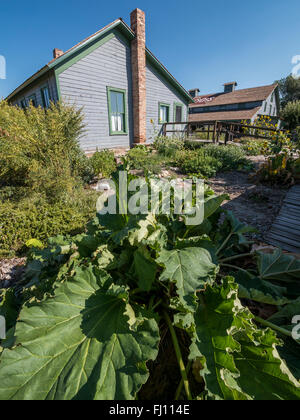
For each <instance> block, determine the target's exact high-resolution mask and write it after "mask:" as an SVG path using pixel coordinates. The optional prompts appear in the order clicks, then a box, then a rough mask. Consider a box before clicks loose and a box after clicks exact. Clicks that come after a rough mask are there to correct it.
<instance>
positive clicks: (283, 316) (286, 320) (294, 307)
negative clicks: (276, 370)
mask: <svg viewBox="0 0 300 420" xmlns="http://www.w3.org/2000/svg"><path fill="white" fill-rule="evenodd" d="M298 316H300V298H298V299H297V300H295V301H293V302H291V303H290V304H288V305H286V306H284V307H283V308H281V310H280V311H278V312H277V313H276V314H274V315H272V316H271V318H269V319H268V321H269V322H271V323H273V324H275V325H277V326H279V327H281V328H283V329H285V330H286V331H289V332H292V331H293V330H294V329H295V332H296V334H297V335H298V337H299V334H300V327H299V326H298V325H297V324H293V323H292V321H293V319H294V317H298ZM298 324H299V322H298ZM279 336H280V338H281V340H283V346H282V347H280V348H279V349H278V352H279V354H280V356H281V357H282V358H283V359H284V360H285V362H286V364H287V365H288V367H289V369H290V370H291V371H292V373H293V375H294V376H295V377H296V378H297V379H298V381H300V358H299V354H300V338H298V339H296V337H295V338H291V337H288V336H286V335H283V334H279Z"/></svg>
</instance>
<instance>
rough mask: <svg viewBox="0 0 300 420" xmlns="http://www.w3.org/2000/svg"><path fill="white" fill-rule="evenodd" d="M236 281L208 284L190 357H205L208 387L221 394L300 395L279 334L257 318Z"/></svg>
mask: <svg viewBox="0 0 300 420" xmlns="http://www.w3.org/2000/svg"><path fill="white" fill-rule="evenodd" d="M237 289H238V288H237V285H236V284H235V283H234V281H233V279H231V278H226V279H225V280H224V281H223V284H222V285H221V286H216V285H214V287H211V286H207V289H206V291H205V293H204V296H203V301H202V303H201V304H199V307H198V310H197V312H196V314H195V332H194V336H193V344H192V346H191V355H190V358H191V359H195V358H197V357H201V358H203V357H204V358H205V366H204V369H203V371H201V374H202V376H203V377H204V380H205V384H206V389H207V391H208V392H209V394H210V395H211V396H213V397H215V398H221V399H253V400H254V399H255V400H269V399H271V400H276V399H299V398H300V385H299V383H298V382H297V381H296V379H295V378H294V377H293V375H292V374H291V372H290V371H289V370H288V368H287V366H286V364H285V363H284V362H283V360H282V359H281V358H280V356H279V354H278V352H277V349H276V345H279V343H280V342H279V340H278V339H277V338H276V335H275V334H274V333H273V331H271V330H270V329H268V330H260V329H258V328H257V327H256V325H255V324H254V323H253V322H252V315H251V314H250V312H249V310H248V309H245V308H243V307H242V305H241V304H240V301H239V299H238V297H237V292H238V290H237Z"/></svg>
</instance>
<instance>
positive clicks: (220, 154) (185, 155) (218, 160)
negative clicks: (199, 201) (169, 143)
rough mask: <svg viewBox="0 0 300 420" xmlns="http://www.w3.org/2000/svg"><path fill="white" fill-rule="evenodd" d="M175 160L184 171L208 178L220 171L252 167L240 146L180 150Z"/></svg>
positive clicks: (211, 146) (212, 146)
mask: <svg viewBox="0 0 300 420" xmlns="http://www.w3.org/2000/svg"><path fill="white" fill-rule="evenodd" d="M175 160H176V164H177V166H179V167H180V168H181V170H182V171H183V172H184V173H186V174H189V175H190V174H192V175H199V176H202V177H207V178H209V177H212V176H215V175H216V173H217V172H219V171H230V170H240V169H248V168H250V167H251V168H252V164H251V162H250V161H249V160H248V159H247V157H246V154H245V152H244V151H243V150H242V148H241V147H239V146H214V145H208V146H202V147H200V148H196V149H194V150H185V151H182V152H178V153H177V154H176V158H175Z"/></svg>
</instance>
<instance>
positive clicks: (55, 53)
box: [53, 48, 64, 58]
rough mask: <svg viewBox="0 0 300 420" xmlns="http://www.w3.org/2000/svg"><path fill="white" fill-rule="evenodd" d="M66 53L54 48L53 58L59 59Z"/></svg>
mask: <svg viewBox="0 0 300 420" xmlns="http://www.w3.org/2000/svg"><path fill="white" fill-rule="evenodd" d="M63 54H64V52H63V51H62V50H60V49H59V48H54V50H53V58H58V57H60V56H61V55H63Z"/></svg>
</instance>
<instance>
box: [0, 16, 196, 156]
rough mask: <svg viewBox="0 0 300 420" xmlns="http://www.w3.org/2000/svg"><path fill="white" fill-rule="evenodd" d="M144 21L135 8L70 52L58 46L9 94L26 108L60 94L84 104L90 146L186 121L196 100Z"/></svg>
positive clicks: (142, 137)
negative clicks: (154, 48)
mask: <svg viewBox="0 0 300 420" xmlns="http://www.w3.org/2000/svg"><path fill="white" fill-rule="evenodd" d="M145 26H146V25H145V14H144V12H142V11H141V10H139V9H136V10H134V11H133V12H132V14H131V27H129V26H128V25H127V24H126V23H125V22H124V21H123V20H122V19H117V20H116V21H114V22H113V23H111V24H109V25H108V26H106V27H105V28H103V29H101V30H100V31H98V32H97V33H95V34H94V35H92V36H90V37H89V38H87V39H85V40H84V41H82V42H80V43H79V44H77V45H76V46H74V47H73V48H71V49H70V50H68V51H66V52H63V51H61V50H59V49H57V48H56V49H55V50H54V51H53V60H52V61H50V63H48V64H47V65H46V66H44V67H43V68H42V69H40V70H39V71H38V72H37V73H35V74H34V75H33V76H31V77H30V78H29V79H27V80H26V81H25V82H24V83H23V84H22V85H21V86H19V87H18V88H17V89H15V90H14V92H12V93H11V94H10V95H9V96H8V98H7V100H8V101H9V102H10V103H12V104H13V105H18V106H20V107H22V108H26V107H27V106H28V104H29V103H30V102H32V103H33V104H34V105H35V106H42V107H45V108H47V107H49V104H50V101H54V102H57V101H59V100H63V101H65V102H67V103H71V104H74V105H75V106H76V107H78V108H83V111H84V115H85V124H86V132H85V135H84V136H83V137H82V138H81V147H82V149H83V150H85V151H86V152H93V151H95V150H96V149H97V148H98V149H103V148H129V147H131V146H132V145H133V144H140V143H149V142H151V141H152V140H153V138H154V136H155V133H157V132H159V131H160V129H161V127H162V124H163V123H165V122H173V121H177V122H179V121H187V118H188V105H189V104H190V103H191V102H193V100H192V98H191V96H190V95H189V93H188V92H187V91H186V90H185V89H184V88H183V87H182V85H181V84H180V83H179V82H178V81H177V80H176V79H175V78H174V77H173V76H172V75H171V73H169V71H168V70H167V69H166V68H165V67H164V66H163V65H162V64H161V62H160V61H159V60H158V59H157V58H156V57H155V56H154V54H153V53H152V52H151V51H149V49H148V48H147V47H146V44H145V38H146V36H145V32H146V29H145Z"/></svg>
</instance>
